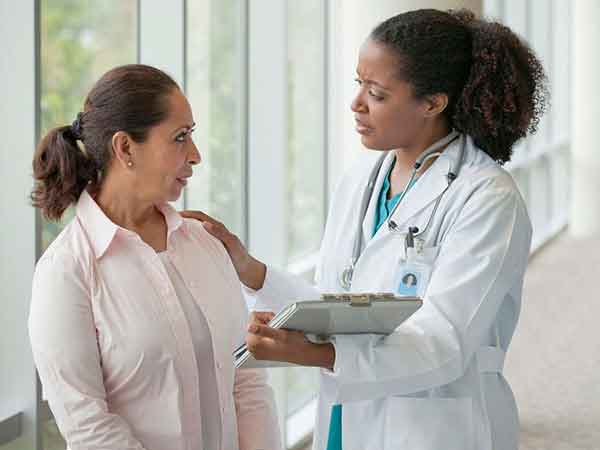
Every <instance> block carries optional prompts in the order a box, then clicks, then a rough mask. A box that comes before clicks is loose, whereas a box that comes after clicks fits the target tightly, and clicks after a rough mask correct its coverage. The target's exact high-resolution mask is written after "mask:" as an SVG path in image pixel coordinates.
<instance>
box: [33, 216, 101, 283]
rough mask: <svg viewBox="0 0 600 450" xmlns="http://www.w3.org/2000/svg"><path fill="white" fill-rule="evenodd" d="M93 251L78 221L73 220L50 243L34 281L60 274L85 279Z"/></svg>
mask: <svg viewBox="0 0 600 450" xmlns="http://www.w3.org/2000/svg"><path fill="white" fill-rule="evenodd" d="M92 255H93V251H92V248H91V246H90V244H89V241H88V240H87V238H86V235H85V231H84V229H83V227H82V226H81V224H80V223H79V221H78V219H77V218H76V217H75V218H73V219H72V220H71V221H70V222H69V223H68V224H67V225H66V226H65V227H64V228H63V230H62V231H61V232H60V233H59V234H58V236H57V237H56V238H55V239H54V240H53V241H52V243H50V245H49V246H48V248H47V249H46V250H45V251H44V253H43V254H42V256H41V257H40V259H39V260H38V262H37V264H36V268H35V272H34V281H35V280H36V279H39V278H40V277H43V276H48V275H53V274H56V275H58V274H60V275H61V276H62V277H63V278H64V277H67V278H68V277H69V276H77V277H83V274H84V272H85V269H86V268H87V267H88V266H89V262H90V258H92Z"/></svg>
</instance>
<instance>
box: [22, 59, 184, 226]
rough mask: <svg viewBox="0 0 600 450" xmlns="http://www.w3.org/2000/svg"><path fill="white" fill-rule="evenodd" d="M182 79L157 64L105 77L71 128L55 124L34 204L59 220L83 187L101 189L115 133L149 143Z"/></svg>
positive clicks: (38, 170) (44, 149)
mask: <svg viewBox="0 0 600 450" xmlns="http://www.w3.org/2000/svg"><path fill="white" fill-rule="evenodd" d="M178 88H179V87H178V86H177V83H175V81H173V79H172V78H171V77H169V76H168V75H167V74H166V73H164V72H162V71H161V70H159V69H156V68H154V67H150V66H145V65H142V64H132V65H126V66H120V67H116V68H114V69H112V70H110V71H109V72H107V73H106V74H104V75H103V76H102V78H100V80H98V82H97V83H96V84H95V86H94V87H93V88H92V90H91V91H90V93H89V94H88V96H87V98H86V100H85V106H84V110H83V112H82V113H79V114H78V115H77V118H76V120H75V121H74V122H73V124H72V125H70V126H62V127H58V128H54V129H53V130H51V131H50V132H49V133H48V134H47V135H46V136H44V137H43V138H42V140H41V141H40V143H39V145H38V147H37V149H36V152H35V155H34V158H33V177H34V179H35V186H34V188H33V191H32V193H31V200H32V204H33V206H35V207H36V208H40V209H41V210H42V214H43V215H44V216H45V217H46V218H48V219H50V220H59V219H60V218H61V217H62V215H63V213H64V212H65V210H66V209H67V208H68V207H69V206H70V205H72V204H73V203H76V202H77V200H78V199H79V196H80V195H81V193H82V192H83V190H84V189H86V188H89V189H90V190H91V191H96V190H98V189H99V187H100V184H101V182H102V178H103V174H104V173H105V172H106V170H107V169H108V167H109V163H110V161H111V158H112V150H111V144H112V137H113V135H114V134H115V133H116V132H117V131H125V132H126V133H128V134H129V135H130V136H131V137H132V139H133V140H135V141H136V142H144V141H145V140H146V138H147V136H148V132H149V131H150V129H151V128H152V127H153V126H155V125H157V124H159V123H160V122H162V121H163V120H165V118H166V117H167V115H168V113H169V105H168V100H167V98H168V95H169V94H170V93H171V92H172V91H173V90H174V89H178Z"/></svg>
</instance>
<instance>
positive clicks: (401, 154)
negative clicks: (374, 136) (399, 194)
mask: <svg viewBox="0 0 600 450" xmlns="http://www.w3.org/2000/svg"><path fill="white" fill-rule="evenodd" d="M450 131H451V130H450V128H449V127H448V126H447V125H445V124H443V125H440V126H438V127H433V128H431V129H429V130H427V131H426V132H425V133H423V134H422V135H421V136H419V137H418V139H417V140H416V141H415V142H414V143H412V144H410V145H409V146H406V147H401V148H397V149H395V150H394V153H395V155H396V161H395V163H394V168H393V169H392V171H393V172H395V173H397V174H403V173H409V172H411V171H412V170H413V167H414V165H415V162H416V161H417V158H418V157H419V156H420V155H421V154H422V153H423V152H424V151H425V150H426V149H427V148H428V147H430V146H431V145H433V144H435V143H436V142H437V141H439V140H440V139H443V138H444V137H446V136H448V134H450ZM445 148H446V147H443V148H441V149H440V150H439V151H440V152H442V151H444V150H445ZM434 160H435V158H431V159H430V160H428V161H427V162H426V163H425V164H423V167H422V168H421V170H420V172H423V171H425V170H427V168H428V167H429V166H430V165H431V164H432V163H433V161H434Z"/></svg>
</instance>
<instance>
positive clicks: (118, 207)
mask: <svg viewBox="0 0 600 450" xmlns="http://www.w3.org/2000/svg"><path fill="white" fill-rule="evenodd" d="M119 181H120V180H117V179H114V178H113V177H111V176H110V175H108V176H107V177H106V179H105V180H104V181H103V183H102V187H101V188H100V191H99V192H98V195H97V196H96V203H97V204H98V206H99V207H100V209H102V211H103V212H104V214H106V216H107V217H108V218H109V219H110V220H111V221H112V222H114V223H115V224H117V225H119V226H120V227H122V228H126V229H128V230H132V231H139V230H140V229H143V228H144V226H145V225H147V224H150V223H152V222H154V221H155V220H156V219H157V218H158V215H160V212H159V211H158V210H157V209H156V207H155V205H154V203H153V202H150V201H144V200H143V199H140V198H139V197H137V196H136V195H135V190H134V189H131V187H130V186H129V187H127V186H123V183H122V182H121V183H120V182H119Z"/></svg>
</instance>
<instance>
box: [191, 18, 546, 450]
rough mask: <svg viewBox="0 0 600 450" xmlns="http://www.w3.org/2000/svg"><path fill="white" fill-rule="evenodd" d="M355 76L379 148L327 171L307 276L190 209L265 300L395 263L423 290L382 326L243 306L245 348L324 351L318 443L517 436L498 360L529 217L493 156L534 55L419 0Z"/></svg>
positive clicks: (485, 444) (513, 306)
mask: <svg viewBox="0 0 600 450" xmlns="http://www.w3.org/2000/svg"><path fill="white" fill-rule="evenodd" d="M356 81H357V84H358V87H357V90H358V92H357V95H356V98H355V100H354V101H353V103H352V110H353V111H354V113H355V118H356V130H357V132H358V133H360V135H361V137H362V143H363V144H364V146H365V147H367V148H369V149H373V150H376V151H373V152H365V154H364V155H362V156H361V158H360V159H359V161H358V162H357V164H356V166H355V167H354V168H353V169H352V170H350V171H349V173H347V174H346V175H345V177H344V178H343V179H342V180H341V182H340V184H339V186H338V187H337V189H336V192H335V195H334V197H333V201H332V203H331V210H330V212H329V218H328V221H327V226H326V230H325V235H324V238H323V242H322V248H321V257H320V263H319V265H318V268H317V273H316V280H317V285H316V287H314V286H312V285H310V284H308V283H306V282H304V281H303V280H302V279H300V278H299V277H295V276H292V275H290V274H287V273H284V272H282V271H279V270H277V269H276V268H274V267H271V266H265V265H264V264H263V263H261V262H260V261H257V260H256V259H254V258H253V257H252V256H250V255H249V254H248V253H247V252H246V250H245V248H244V247H243V246H242V245H241V244H240V241H239V240H238V239H237V237H235V236H234V235H233V234H231V233H229V232H228V231H227V229H226V228H225V227H224V226H223V225H222V224H220V223H219V222H217V221H215V220H214V219H212V218H210V217H208V216H206V215H204V214H202V213H193V212H189V213H187V215H188V216H193V217H196V218H199V219H201V220H203V221H204V222H205V227H206V229H207V230H208V231H209V232H210V233H212V234H213V235H214V236H216V237H218V238H219V239H221V241H222V242H223V243H224V244H225V246H226V248H227V250H228V251H229V253H230V255H231V257H232V260H233V261H234V265H235V267H236V270H237V272H238V275H239V276H240V279H241V281H242V282H243V283H244V284H245V285H246V286H247V287H248V288H249V289H250V290H251V291H252V293H253V295H255V296H256V297H257V300H258V302H259V303H258V304H259V306H260V307H261V309H264V310H273V311H277V310H279V309H281V308H282V307H283V306H284V305H283V304H282V302H284V301H288V300H291V299H295V298H315V297H318V296H319V293H320V292H345V291H350V292H365V291H367V292H373V291H377V292H380V291H398V279H399V277H400V279H401V275H402V274H403V273H404V274H406V273H408V272H410V273H413V274H414V273H417V274H418V275H417V276H418V277H419V279H418V280H417V285H418V286H419V288H420V291H419V294H420V295H421V296H422V297H423V307H422V308H421V309H420V310H419V311H418V312H417V313H416V314H414V315H413V316H412V317H411V318H410V319H409V320H408V321H406V322H405V323H403V324H402V325H401V326H400V327H398V328H397V330H396V331H395V332H394V333H392V334H391V335H389V336H386V337H381V336H376V335H365V336H335V337H334V338H333V339H332V341H331V342H330V343H326V344H313V343H311V342H308V341H307V340H306V339H305V337H304V335H303V334H302V333H298V332H290V331H285V330H275V329H272V328H269V327H268V326H266V322H267V321H268V320H269V319H270V317H272V315H271V314H270V313H265V312H263V313H254V320H253V322H252V323H251V324H250V325H249V332H250V333H249V335H248V337H247V343H248V345H249V347H250V349H251V351H252V352H253V353H254V354H255V356H256V357H257V358H262V359H270V360H285V361H290V362H293V363H296V364H301V365H307V366H317V367H321V368H323V369H322V371H321V378H320V395H319V404H318V415H317V420H316V428H315V434H314V448H315V449H318V450H325V449H328V450H332V449H336V450H337V449H341V448H342V447H343V449H344V450H382V449H383V450H391V449H394V450H396V449H410V450H415V449H419V450H442V449H443V450H492V449H493V450H515V449H517V448H518V433H519V426H518V415H517V407H516V405H515V400H514V397H513V394H512V391H511V389H510V387H509V385H508V383H507V381H506V379H505V378H504V376H503V375H502V367H503V362H504V357H505V354H506V351H507V349H508V346H509V344H510V341H511V337H512V335H513V332H514V329H515V326H516V324H517V319H518V316H519V310H520V304H521V289H522V284H523V274H524V272H525V267H526V265H527V259H528V254H529V248H530V241H531V225H530V221H529V218H528V215H527V211H526V208H525V204H524V202H523V200H522V198H521V196H520V194H519V191H518V189H517V186H516V185H515V182H514V181H513V179H512V178H511V176H510V175H509V174H508V173H507V172H506V171H505V170H504V169H503V168H502V167H501V165H502V164H503V163H505V162H507V161H508V160H509V159H510V157H511V151H512V147H513V145H514V143H515V142H516V141H517V140H519V139H520V138H522V137H524V136H525V135H526V134H527V133H528V132H533V131H535V128H536V125H537V123H538V120H539V117H540V115H541V114H542V113H543V110H544V107H545V96H546V87H545V77H544V72H543V69H542V66H541V64H540V62H539V61H538V59H537V58H536V57H535V55H534V54H533V52H532V51H531V49H530V48H529V47H527V45H526V44H525V43H524V42H522V41H521V40H520V39H519V38H518V37H517V36H516V35H515V34H514V33H512V32H511V31H510V30H509V29H508V28H506V27H504V26H502V25H500V24H497V23H490V22H485V21H481V20H478V19H476V18H474V16H473V15H472V14H471V13H470V12H468V11H459V12H452V11H450V12H441V11H435V10H420V11H413V12H408V13H405V14H400V15H398V16H395V17H392V18H390V19H388V20H386V21H385V22H383V23H381V24H380V25H379V26H377V27H376V28H375V29H374V30H373V32H372V33H371V35H370V36H369V38H368V39H367V41H366V42H365V43H364V45H363V46H362V48H361V51H360V55H359V61H358V67H357V78H356ZM382 157H383V159H382ZM370 181H373V183H370ZM415 267H416V268H417V269H419V270H420V272H419V270H415ZM423 284H425V285H426V286H425V287H422V285H423Z"/></svg>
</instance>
